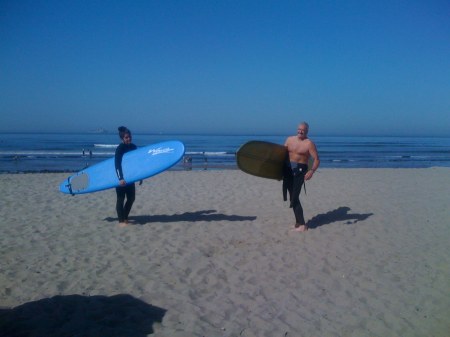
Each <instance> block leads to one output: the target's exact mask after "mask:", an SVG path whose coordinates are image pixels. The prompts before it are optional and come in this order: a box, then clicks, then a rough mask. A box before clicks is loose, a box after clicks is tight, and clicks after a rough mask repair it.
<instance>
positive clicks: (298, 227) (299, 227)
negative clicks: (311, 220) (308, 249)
mask: <svg viewBox="0 0 450 337" xmlns="http://www.w3.org/2000/svg"><path fill="white" fill-rule="evenodd" d="M292 230H293V231H295V232H306V231H307V230H308V226H306V225H297V224H295V226H294V228H292Z"/></svg>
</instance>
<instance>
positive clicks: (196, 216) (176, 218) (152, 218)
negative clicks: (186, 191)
mask: <svg viewBox="0 0 450 337" xmlns="http://www.w3.org/2000/svg"><path fill="white" fill-rule="evenodd" d="M216 212H217V211H216V210H206V211H198V212H185V213H183V214H171V215H167V214H161V215H136V216H130V223H131V224H135V225H145V224H148V223H152V222H180V221H187V222H196V221H254V220H256V216H240V215H226V214H222V213H216ZM104 221H109V222H117V221H118V219H117V218H112V217H108V218H105V219H104Z"/></svg>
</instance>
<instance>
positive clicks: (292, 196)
mask: <svg viewBox="0 0 450 337" xmlns="http://www.w3.org/2000/svg"><path fill="white" fill-rule="evenodd" d="M306 172H308V165H306V164H300V163H295V162H290V163H289V162H288V163H287V164H286V167H285V169H284V177H283V195H284V200H286V191H288V192H289V200H290V202H291V207H292V209H293V210H294V215H295V226H296V227H297V226H301V225H305V218H304V217H303V208H302V204H301V203H300V191H301V190H302V186H303V184H304V182H305V174H306Z"/></svg>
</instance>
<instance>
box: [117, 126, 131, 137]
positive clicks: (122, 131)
mask: <svg viewBox="0 0 450 337" xmlns="http://www.w3.org/2000/svg"><path fill="white" fill-rule="evenodd" d="M118 130H119V137H120V139H123V137H125V135H126V134H129V135H130V137H131V131H130V130H128V129H127V128H126V127H125V126H119V127H118Z"/></svg>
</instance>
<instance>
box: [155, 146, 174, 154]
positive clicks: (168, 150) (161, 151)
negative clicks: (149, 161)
mask: <svg viewBox="0 0 450 337" xmlns="http://www.w3.org/2000/svg"><path fill="white" fill-rule="evenodd" d="M174 150H175V149H172V148H170V147H158V148H157V149H151V150H148V154H151V155H152V156H156V155H158V154H164V153H172V152H173V151H174Z"/></svg>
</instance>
